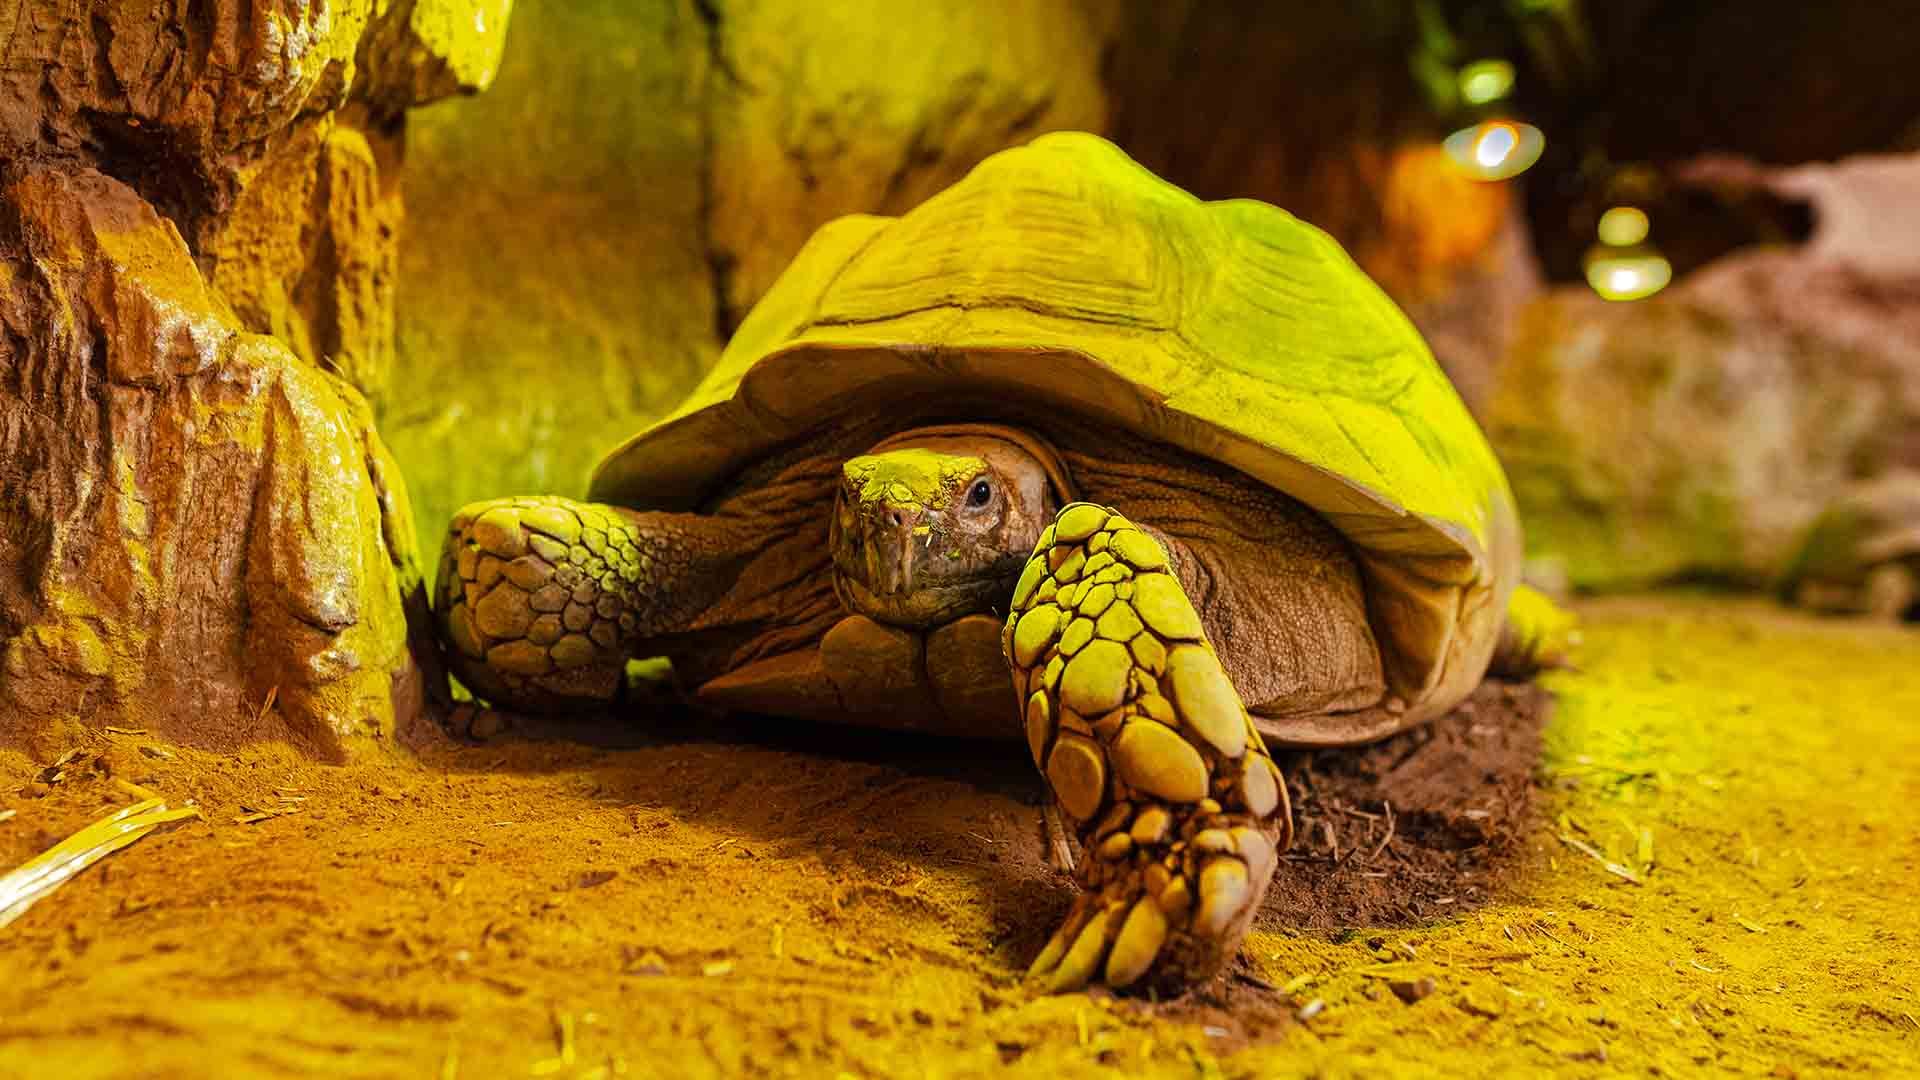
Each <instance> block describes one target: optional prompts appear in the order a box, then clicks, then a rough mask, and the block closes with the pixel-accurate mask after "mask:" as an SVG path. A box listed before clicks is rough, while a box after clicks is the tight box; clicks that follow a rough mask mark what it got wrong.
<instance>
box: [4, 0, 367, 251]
mask: <svg viewBox="0 0 1920 1080" xmlns="http://www.w3.org/2000/svg"><path fill="white" fill-rule="evenodd" d="M372 7H373V3H372V0H344V2H329V0H307V2H301V0H286V2H283V3H275V4H265V3H259V2H258V0H230V2H228V3H224V4H217V5H205V4H195V3H188V2H186V0H177V2H173V3H163V4H152V5H149V4H138V3H121V4H104V3H82V2H80V0H61V2H57V3H32V4H18V3H16V4H9V5H5V6H4V9H0V160H13V159H24V158H28V157H45V156H60V157H65V158H69V159H71V160H75V161H79V162H86V163H96V162H97V163H99V164H101V165H102V166H103V167H104V168H105V169H106V171H108V172H109V173H112V174H114V175H117V176H120V177H121V178H122V179H123V180H124V181H125V182H127V183H128V184H130V185H132V186H133V187H134V188H135V189H136V190H138V191H139V192H140V193H141V194H142V195H143V196H145V197H146V198H147V200H148V201H149V202H152V203H154V204H155V205H156V206H158V207H159V208H160V209H161V210H162V212H163V213H165V214H167V215H168V216H169V217H172V218H174V219H175V220H176V221H178V222H181V223H182V226H183V228H182V231H183V232H190V231H191V228H192V226H193V224H194V223H196V222H197V221H199V220H200V219H201V218H203V217H204V216H206V215H208V214H210V213H215V212H217V211H218V210H219V209H221V208H222V207H224V206H225V205H226V203H227V202H228V201H229V200H230V199H231V198H232V196H233V194H234V192H235V191H236V190H237V189H238V187H239V185H240V180H241V175H242V173H243V172H244V171H245V169H246V168H247V166H248V165H249V164H250V163H251V162H252V161H253V160H254V159H256V158H257V157H258V156H259V155H260V154H261V153H262V152H263V151H264V150H265V148H266V147H267V145H268V143H269V142H270V140H272V139H273V138H274V137H275V136H276V135H278V134H279V133H281V132H283V131H284V130H286V128H287V127H288V126H289V125H290V124H291V123H292V122H293V121H294V119H295V118H296V117H298V116H300V115H301V114H303V113H311V112H324V111H326V110H328V109H331V108H333V107H335V106H337V105H339V104H341V103H342V102H343V101H344V100H345V97H346V92H347V89H348V87H349V86H350V85H351V82H352V73H353V56H354V51H355V49H356V48H357V46H358V44H359V41H360V35H361V33H362V32H363V31H364V30H365V29H366V25H367V19H368V16H369V15H370V14H371V9H372Z"/></svg>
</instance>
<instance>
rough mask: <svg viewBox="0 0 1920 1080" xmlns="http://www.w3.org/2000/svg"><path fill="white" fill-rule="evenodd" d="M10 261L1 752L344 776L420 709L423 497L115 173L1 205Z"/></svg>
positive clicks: (4, 356) (5, 271)
mask: <svg viewBox="0 0 1920 1080" xmlns="http://www.w3.org/2000/svg"><path fill="white" fill-rule="evenodd" d="M0 251H5V252H7V253H8V254H7V257H6V259H5V261H4V262H0V275H4V279H5V281H6V283H7V289H6V292H5V298H4V300H0V326H3V327H4V337H0V343H4V350H0V378H3V379H4V382H0V462H4V465H0V477H3V478H4V483H0V490H4V493H5V494H4V495H3V496H0V526H3V527H0V631H4V637H5V645H4V650H5V654H4V657H0V710H4V711H5V712H6V714H7V718H8V720H9V721H10V722H9V723H8V724H6V725H4V726H3V727H0V734H4V735H6V736H10V737H11V738H27V739H30V738H31V737H32V735H33V733H34V732H35V731H36V730H47V725H49V724H52V723H57V722H58V721H61V720H73V721H75V722H78V723H82V724H86V725H88V726H100V725H103V724H113V723H118V724H121V725H123V726H134V727H148V728H155V729H158V730H160V731H162V732H164V733H165V734H167V735H169V736H171V737H173V738H176V739H179V740H181V741H183V742H188V743H194V744H200V745H231V744H233V743H236V742H240V741H244V740H249V739H258V738H273V737H280V738H287V739H290V740H292V741H294V742H295V743H296V744H299V745H302V746H304V747H305V748H307V749H308V750H310V751H312V752H315V753H319V754H322V755H325V756H336V755H338V754H339V753H340V752H341V750H342V749H343V747H344V745H345V744H346V743H347V742H348V741H349V740H351V739H352V738H353V737H355V736H360V735H380V734H385V733H387V732H388V731H390V729H391V727H392V724H393V718H394V716H395V715H396V713H398V714H399V715H403V716H404V715H408V714H409V713H410V712H411V711H413V710H415V709H417V707H418V697H419V693H420V684H419V681H418V678H417V675H416V673H415V671H414V669H413V667H412V665H411V664H410V663H409V662H408V660H407V657H406V651H405V641H406V632H405V621H404V618H403V614H402V598H403V593H405V592H408V591H413V590H418V588H419V586H420V580H419V574H418V572H417V571H416V570H415V569H414V568H413V566H412V563H411V548H410V547H409V546H407V545H406V544H405V543H400V544H396V545H389V543H388V538H389V537H397V538H399V539H400V540H402V541H404V540H406V539H407V535H408V532H409V522H408V521H407V520H406V501H405V493H404V490H403V489H401V488H400V487H399V486H398V479H397V475H396V474H395V470H394V467H393V465H392V462H391V461H390V460H389V459H388V458H387V456H386V453H385V450H384V449H383V448H382V446H381V444H380V441H379V439H378V437H377V436H375V435H374V433H373V431H372V428H371V426H370V423H369V420H370V415H369V410H368V409H367V407H366V405H365V403H364V401H362V400H361V398H360V397H359V395H358V394H356V393H355V392H354V391H353V390H352V389H351V388H350V387H348V386H346V385H344V384H343V383H341V382H340V381H339V380H337V379H335V378H333V377H332V376H329V375H327V374H325V373H323V372H320V371H318V370H315V369H314V368H312V367H310V366H308V365H306V364H303V363H302V362H300V361H299V359H298V358H296V357H295V356H294V355H293V354H292V352H291V351H290V350H288V349H287V347H286V346H285V345H283V344H281V343H280V342H279V341H276V340H275V339H273V338H271V337H266V336H262V335H256V334H249V333H246V332H244V331H242V330H240V328H239V327H237V326H236V325H235V324H234V321H233V318H232V316H231V315H230V314H229V313H228V312H227V311H226V310H224V308H223V306H222V305H221V303H220V301H219V299H218V297H217V296H216V295H215V294H214V293H213V292H212V291H211V290H210V289H209V288H208V287H207V286H206V284H205V283H204V282H203V281H202V279H201V278H200V276H199V272H198V270H197V269H196V268H195V266H194V264H193V261H192V259H191V256H190V255H189V253H188V251H187V247H186V245H185V244H184V243H183V242H182V241H181V239H180V236H179V234H178V233H177V232H176V231H175V230H174V227H173V225H172V224H171V223H170V222H168V221H166V220H164V219H162V218H161V217H160V216H159V215H158V214H156V213H155V212H154V211H153V209H152V208H151V207H149V206H148V205H147V204H146V203H145V202H143V201H142V200H141V199H140V197H139V196H138V195H137V194H136V193H135V192H134V191H132V190H131V189H130V188H127V187H126V186H124V185H122V184H120V183H119V182H117V181H115V180H112V179H109V178H107V177H104V176H102V175H100V174H99V173H97V172H92V171H79V172H69V171H65V170H51V169H50V170H45V171H39V172H34V173H32V174H30V175H28V176H26V177H24V178H22V179H19V180H17V181H15V182H13V183H12V184H10V185H8V186H7V187H6V188H5V189H4V190H0ZM269 699H271V700H270V701H269ZM22 719H24V720H25V721H26V723H25V724H21V723H20V721H21V720H22ZM36 722H37V723H36ZM10 741H11V739H10Z"/></svg>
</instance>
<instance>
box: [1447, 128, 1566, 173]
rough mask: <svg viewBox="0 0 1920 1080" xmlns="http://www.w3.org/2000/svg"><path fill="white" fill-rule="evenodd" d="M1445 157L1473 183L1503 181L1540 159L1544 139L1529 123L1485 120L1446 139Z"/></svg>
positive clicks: (1525, 169)
mask: <svg viewBox="0 0 1920 1080" xmlns="http://www.w3.org/2000/svg"><path fill="white" fill-rule="evenodd" d="M1442 145H1444V146H1445V147H1446V150H1447V156H1448V157H1450V158H1452V159H1453V161H1454V164H1456V165H1458V166H1459V167H1460V168H1461V169H1463V170H1464V171H1465V172H1466V174H1467V175H1468V176H1471V177H1473V178H1474V179H1475V180H1506V179H1508V178H1510V177H1515V176H1519V175H1520V174H1521V173H1523V172H1525V171H1527V168H1528V167H1529V166H1531V165H1532V164H1533V163H1534V162H1536V161H1539V160H1540V151H1541V150H1543V149H1545V148H1546V139H1545V138H1544V137H1543V136H1542V135H1541V134H1540V129H1539V128H1537V127H1534V126H1533V125H1532V124H1520V123H1515V122H1514V121H1511V120H1487V121H1483V122H1482V123H1478V124H1475V125H1473V126H1472V127H1469V128H1461V129H1460V130H1459V131H1456V132H1454V133H1453V134H1451V135H1449V136H1447V140H1446V142H1445V143H1443V144H1442Z"/></svg>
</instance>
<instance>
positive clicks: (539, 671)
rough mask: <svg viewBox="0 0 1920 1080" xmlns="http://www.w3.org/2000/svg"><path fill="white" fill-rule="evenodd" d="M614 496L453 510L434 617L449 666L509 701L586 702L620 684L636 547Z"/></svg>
mask: <svg viewBox="0 0 1920 1080" xmlns="http://www.w3.org/2000/svg"><path fill="white" fill-rule="evenodd" d="M629 528H630V525H629V523H628V522H627V520H626V519H625V518H624V517H622V516H621V514H620V512H619V511H617V510H614V509H613V508H611V507H600V506H590V505H587V504H584V503H577V502H573V501H572V500H570V499H562V498H557V497H522V498H513V499H493V500H490V501H487V502H479V503H473V504H471V505H469V506H466V507H464V508H462V509H461V510H460V511H459V512H458V513H456V514H455V515H454V516H453V523H452V525H451V526H450V528H449V530H448V534H447V542H446V547H445V549H444V550H443V552H442V554H441V559H440V578H439V585H438V589H437V594H436V600H435V604H434V610H435V619H436V622H437V624H438V627H439V631H440V639H441V641H442V643H443V645H444V651H445V653H446V656H447V663H448V666H449V667H450V668H451V669H452V671H453V673H454V674H455V675H456V676H458V677H459V679H460V681H461V682H463V683H465V684H466V685H467V687H468V688H469V689H471V690H472V691H473V692H474V694H475V695H476V696H478V697H480V698H483V699H485V700H486V701H487V702H488V703H490V704H493V705H496V706H503V707H506V708H513V709H525V710H529V711H537V712H552V711H556V710H564V709H569V708H580V707H593V706H598V705H603V704H605V703H607V702H609V701H611V700H612V699H613V698H614V697H615V696H616V694H617V693H618V692H619V690H620V687H621V684H622V681H623V677H624V673H625V667H626V660H627V651H626V649H625V647H624V638H625V637H626V634H625V629H626V628H625V626H624V624H623V620H624V621H625V622H631V620H632V616H631V615H630V614H629V613H628V611H627V602H626V591H627V589H628V587H629V582H630V581H631V580H632V579H633V578H634V577H635V576H636V573H635V572H636V570H637V566H636V565H634V563H635V561H636V560H637V558H638V556H637V555H636V554H635V549H634V546H633V544H632V543H631V542H630V540H629V538H628V537H626V536H625V535H624V530H627V529H629Z"/></svg>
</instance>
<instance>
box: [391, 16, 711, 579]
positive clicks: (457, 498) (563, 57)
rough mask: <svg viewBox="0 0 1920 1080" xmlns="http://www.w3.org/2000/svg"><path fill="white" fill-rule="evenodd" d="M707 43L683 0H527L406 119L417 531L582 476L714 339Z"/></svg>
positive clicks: (403, 389)
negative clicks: (548, 0)
mask: <svg viewBox="0 0 1920 1080" xmlns="http://www.w3.org/2000/svg"><path fill="white" fill-rule="evenodd" d="M586 43H595V47H588V45H587V44H586ZM707 55H708V53H707V30H706V24H705V23H703V22H702V21H701V19H700V17H699V15H698V13H697V11H696V10H695V8H694V6H693V4H692V3H691V0H684V2H682V0H670V2H669V0H663V2H655V3H645V4H640V3H631V2H628V0H582V2H580V3H566V4H542V5H539V6H537V7H535V6H527V7H524V8H523V9H522V10H521V11H520V12H519V13H517V18H516V20H515V23H514V27H513V43H512V47H511V48H509V49H508V50H507V54H506V56H505V58H504V60H503V62H502V63H501V66H500V72H499V77H498V78H497V80H496V81H495V84H494V87H493V89H492V90H490V91H489V92H488V93H486V94H484V95H481V96H480V97H477V98H474V99H472V100H470V101H463V102H460V103H458V104H456V105H445V106H441V107H438V108H433V109H426V110H422V111H420V112H417V113H414V114H413V115H412V116H410V117H409V122H408V132H407V141H408V146H407V168H406V170H405V173H404V177H403V183H402V188H403V190H404V195H405V198H406V201H407V210H408V222H407V234H408V236H409V238H410V239H409V241H408V243H407V244H406V245H405V246H404V247H403V249H402V251H401V253H400V262H399V281H398V286H399V287H398V312H399V327H398V331H399V336H398V354H399V357H398V363H397V364H396V366H395V369H394V376H393V380H392V382H391V383H390V385H389V390H388V392H387V393H386V394H385V395H384V396H383V397H382V398H381V399H379V400H378V401H377V403H376V404H377V407H378V408H379V411H380V429H381V432H382V434H384V435H385V436H386V438H387V439H388V440H389V443H390V445H392V446H393V448H394V453H395V454H396V456H398V457H399V459H400V460H401V462H402V463H403V464H404V466H405V468H406V471H407V483H408V487H409V489H410V490H411V491H412V493H413V495H414V499H415V505H416V506H417V507H418V508H419V522H420V525H421V527H422V528H423V529H424V530H425V532H423V533H422V540H421V542H422V544H424V545H426V546H424V547H423V548H422V550H426V551H437V550H438V549H439V547H440V543H441V539H442V536H443V535H444V529H445V526H446V522H447V520H448V519H449V518H450V517H451V516H452V514H453V511H455V510H456V509H458V508H459V507H461V506H463V505H465V504H467V503H469V502H474V501H476V500H479V499H486V498H494V497H497V496H502V495H512V494H533V493H554V494H563V495H574V496H579V495H584V494H585V490H586V480H587V474H588V472H589V471H590V470H591V469H592V466H593V463H594V462H595V461H596V460H598V458H599V456H600V455H601V454H602V453H604V452H605V451H606V450H607V449H609V448H610V447H612V446H613V445H615V444H616V443H618V442H619V441H620V440H622V439H624V438H626V437H627V436H628V435H630V434H632V433H633V432H634V431H635V430H636V429H638V428H639V427H641V426H642V425H644V424H645V423H647V422H648V421H650V420H652V419H653V418H654V417H656V416H658V415H660V414H661V413H662V412H664V411H665V410H666V409H667V408H668V407H670V406H671V405H672V403H673V402H674V401H675V400H676V399H677V398H679V397H680V396H681V395H682V394H684V393H685V391H686V390H687V389H688V388H690V387H691V386H692V385H693V383H694V381H695V380H697V379H698V378H699V376H700V374H701V373H702V372H704V371H705V370H706V368H707V367H708V365H709V364H711V362H712V361H713V359H714V358H715V357H716V356H718V354H719V349H720V338H719V336H718V334H717V333H716V331H715V318H714V310H715V301H714V294H713V287H712V281H711V274H710V271H709V268H708V262H707V256H706V250H705V247H704V242H703V235H704V234H703V229H702V224H701V222H702V208H703V207H704V206H705V199H706V195H705V192H704V188H703V181H702V176H703V173H702V168H701V163H702V161H703V155H704V134H703V125H704V120H703V115H704V114H703V111H702V108H701V103H702V101H703V97H702V95H703V87H704V84H705V75H704V72H705V65H706V63H707Z"/></svg>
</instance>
